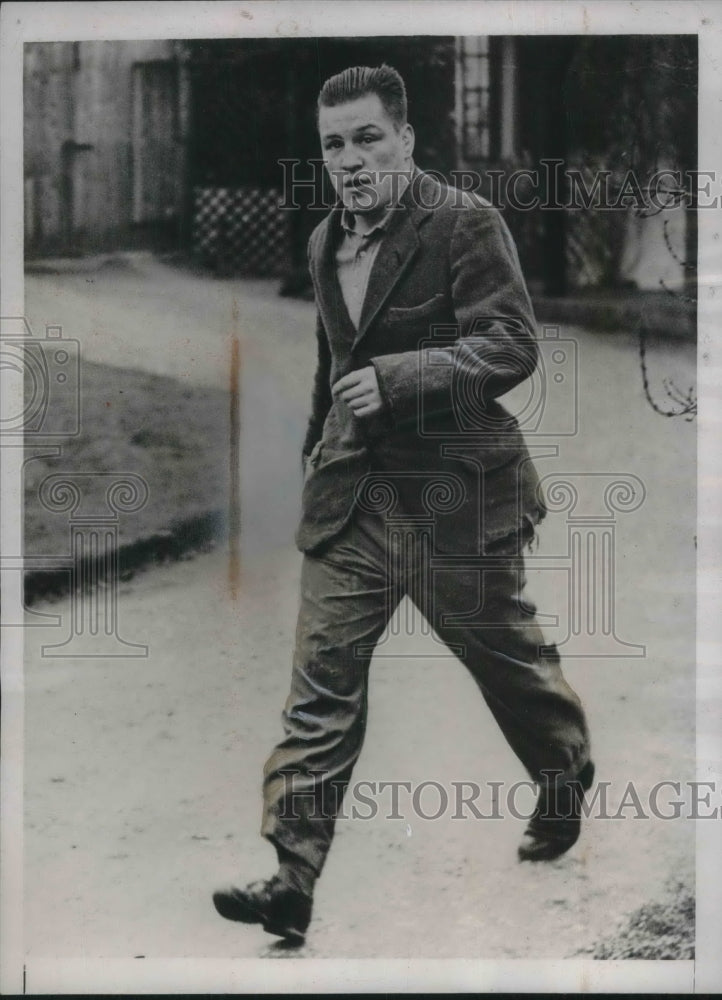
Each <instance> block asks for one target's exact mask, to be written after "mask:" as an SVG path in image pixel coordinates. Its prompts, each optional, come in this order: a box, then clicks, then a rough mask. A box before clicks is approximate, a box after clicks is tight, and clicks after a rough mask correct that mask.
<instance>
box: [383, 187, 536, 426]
mask: <svg viewBox="0 0 722 1000" xmlns="http://www.w3.org/2000/svg"><path fill="white" fill-rule="evenodd" d="M456 213H457V219H456V222H455V225H454V229H453V232H452V235H451V239H450V242H449V261H448V264H449V275H450V292H451V299H452V303H453V309H454V316H455V319H456V323H455V326H454V328H453V330H452V332H451V333H450V336H449V338H448V339H447V338H443V339H441V340H440V341H439V344H438V346H434V347H433V348H432V349H424V350H423V351H408V352H404V353H399V354H388V355H380V356H378V357H375V358H373V359H372V364H373V365H374V368H375V369H376V374H377V377H378V380H379V387H380V391H381V395H382V398H383V399H384V401H385V403H386V406H387V408H388V410H389V411H390V414H391V417H392V420H393V422H394V423H395V424H397V425H398V424H402V425H403V424H408V423H409V422H411V421H416V419H417V416H418V414H419V412H420V407H423V411H424V414H425V415H426V416H428V415H430V414H434V413H439V414H441V413H448V412H449V411H453V410H454V408H455V400H458V399H460V398H461V397H462V396H463V397H464V398H466V399H468V398H470V397H471V398H473V400H474V405H475V407H476V408H477V409H478V408H479V407H481V408H483V407H484V406H485V405H486V404H487V403H488V402H490V401H491V400H493V399H495V398H496V397H497V396H501V395H503V394H504V393H505V392H508V391H509V390H510V389H512V388H513V387H514V386H515V385H517V384H518V383H519V382H522V381H523V380H524V379H526V378H528V377H529V376H530V375H531V374H532V373H533V371H534V368H535V367H536V364H537V360H538V347H537V343H536V338H535V334H534V325H535V324H534V314H533V309H532V305H531V301H530V299H529V293H528V292H527V289H526V285H525V283H524V279H523V277H522V274H521V268H520V266H519V258H518V256H517V252H516V248H515V246H514V241H513V240H512V237H511V234H510V233H509V230H508V228H507V226H506V224H505V223H504V221H503V219H502V218H501V215H500V213H499V212H498V211H497V210H496V209H495V208H493V207H491V206H481V205H476V204H474V205H467V206H466V207H464V208H461V209H457V210H456ZM428 334H429V331H428V330H425V331H422V335H423V337H428ZM420 339H421V338H420Z"/></svg>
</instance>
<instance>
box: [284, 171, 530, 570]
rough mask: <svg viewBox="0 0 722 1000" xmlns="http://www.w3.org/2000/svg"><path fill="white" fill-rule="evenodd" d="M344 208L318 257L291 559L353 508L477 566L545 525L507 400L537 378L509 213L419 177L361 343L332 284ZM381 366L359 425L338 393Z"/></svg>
mask: <svg viewBox="0 0 722 1000" xmlns="http://www.w3.org/2000/svg"><path fill="white" fill-rule="evenodd" d="M340 216H341V205H340V204H337V205H336V206H335V207H334V208H333V209H332V210H331V212H330V213H329V215H327V216H326V217H325V218H324V220H323V221H322V222H321V223H320V224H319V225H318V226H317V227H316V229H315V230H314V231H313V233H312V235H311V238H310V240H309V245H308V259H309V269H310V273H311V278H312V280H313V286H314V291H315V297H316V304H317V308H318V320H317V331H316V332H317V342H318V343H317V346H318V364H317V370H316V376H315V382H314V390H313V403H312V412H311V417H310V420H309V424H308V430H307V434H306V439H305V443H304V449H303V453H304V460H305V473H304V485H303V495H302V514H301V521H300V524H299V526H298V530H297V532H296V543H297V545H298V547H299V548H300V549H301V550H302V551H304V552H309V553H313V552H316V551H318V550H320V549H321V548H322V547H323V545H324V544H325V543H326V542H328V541H329V540H330V539H332V538H333V537H334V536H335V535H337V534H338V533H339V532H340V531H341V530H342V528H343V527H344V526H345V525H346V523H347V522H348V520H349V519H350V517H351V516H352V514H353V511H354V508H355V507H356V506H361V507H363V508H364V509H369V510H377V511H379V512H383V513H384V514H385V515H386V516H387V518H388V519H389V523H390V522H391V521H393V519H395V518H397V517H402V516H403V517H405V518H407V519H408V518H412V519H414V520H416V521H418V522H419V523H420V524H426V525H427V526H428V525H429V524H432V525H433V529H432V530H433V535H434V542H433V544H434V547H435V549H436V550H437V551H439V552H442V553H448V554H459V555H462V554H465V555H475V554H481V553H483V551H484V549H485V546H486V545H488V544H489V543H490V542H493V541H494V540H496V539H499V538H501V537H503V536H506V535H509V534H510V533H512V532H514V531H515V530H517V529H519V528H520V526H521V524H522V522H523V521H524V520H525V519H526V520H529V521H531V522H532V523H534V524H535V523H536V522H537V521H539V520H540V519H541V518H542V517H543V516H544V513H545V508H544V503H543V499H542V498H541V496H540V495H539V491H538V485H539V483H538V477H537V474H536V471H535V469H534V467H533V465H532V463H531V460H530V458H529V454H528V451H527V448H526V445H525V443H524V439H523V436H522V433H521V430H520V428H519V425H518V422H517V420H516V419H515V418H514V417H513V416H512V415H511V414H510V413H509V412H508V411H507V410H506V409H505V408H504V407H503V406H502V405H501V404H500V403H499V402H498V397H499V396H501V395H503V394H504V393H506V392H507V391H508V390H510V389H511V388H513V387H514V386H515V385H517V384H518V383H520V382H521V381H523V380H524V379H526V378H528V377H529V376H530V375H531V374H532V373H533V371H534V368H535V366H536V364H537V362H538V348H537V343H536V339H535V333H534V317H533V311H532V306H531V302H530V299H529V295H528V292H527V289H526V286H525V283H524V279H523V277H522V275H521V270H520V267H519V260H518V257H517V253H516V248H515V246H514V243H513V240H512V238H511V235H510V233H509V231H508V229H507V227H506V225H505V223H504V221H503V219H502V218H501V215H500V214H499V212H498V211H497V210H496V209H495V208H494V207H493V206H491V205H490V204H489V203H488V202H486V201H484V200H483V199H481V198H478V197H476V196H472V195H470V194H469V193H467V192H462V191H459V190H457V189H455V188H451V187H445V186H443V185H441V184H440V183H439V182H438V181H437V180H436V179H435V178H433V177H431V176H430V175H428V174H424V173H422V172H421V171H418V170H415V171H414V173H413V175H412V180H411V183H410V185H409V186H408V187H407V189H406V191H405V192H404V194H403V196H402V198H401V200H400V202H399V204H398V206H397V207H396V209H395V210H394V212H393V213H392V218H391V221H390V223H389V225H388V228H387V233H386V235H385V237H384V240H383V243H382V245H381V247H380V250H379V252H378V255H377V257H376V260H375V262H374V265H373V269H372V271H371V275H370V278H369V283H368V288H367V292H366V297H365V299H364V304H363V309H362V313H361V318H360V322H359V326H358V329H356V327H354V325H353V323H352V322H351V319H350V317H349V315H348V311H347V309H346V306H345V303H344V300H343V296H342V294H341V289H340V285H339V282H338V278H337V274H336V264H335V247H336V246H337V245H338V239H339V227H340ZM368 365H373V366H374V368H375V370H376V375H377V378H378V382H379V387H380V391H381V395H382V398H383V400H384V404H385V405H384V408H383V411H382V413H381V414H378V415H374V416H372V417H366V418H363V417H356V416H355V415H354V414H353V413H352V411H351V410H350V408H349V407H348V406H347V405H346V404H345V403H343V401H342V400H340V399H334V398H333V396H332V393H331V386H332V385H333V384H334V383H335V382H336V381H337V380H338V379H340V378H341V377H342V376H344V375H346V374H347V373H349V372H351V371H354V370H356V369H359V368H364V367H366V366H368Z"/></svg>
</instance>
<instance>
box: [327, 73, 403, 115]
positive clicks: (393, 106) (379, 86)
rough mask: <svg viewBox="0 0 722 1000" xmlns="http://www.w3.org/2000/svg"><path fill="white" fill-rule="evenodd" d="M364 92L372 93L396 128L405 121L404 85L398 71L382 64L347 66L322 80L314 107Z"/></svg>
mask: <svg viewBox="0 0 722 1000" xmlns="http://www.w3.org/2000/svg"><path fill="white" fill-rule="evenodd" d="M366 94H376V95H377V96H378V98H379V100H380V101H381V103H382V105H383V107H384V110H385V111H386V113H387V114H388V116H389V118H391V120H392V121H393V123H394V125H395V126H396V127H397V128H401V127H402V126H403V125H405V124H406V111H407V105H406V87H405V85H404V81H403V79H402V78H401V74H400V73H399V72H398V71H397V70H395V69H394V68H393V66H387V65H386V63H384V64H383V65H382V66H349V68H348V69H345V70H344V71H343V72H342V73H337V74H336V75H335V76H331V77H329V78H328V80H326V82H325V83H324V85H323V87H321V93H320V94H319V95H318V107H319V109H320V108H322V107H323V108H333V107H335V106H336V105H337V104H346V103H347V102H348V101H355V100H356V99H357V98H359V97H365V96H366Z"/></svg>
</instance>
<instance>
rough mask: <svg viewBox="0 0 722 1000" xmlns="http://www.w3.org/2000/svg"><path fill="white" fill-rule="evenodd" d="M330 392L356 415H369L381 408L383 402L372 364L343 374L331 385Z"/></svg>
mask: <svg viewBox="0 0 722 1000" xmlns="http://www.w3.org/2000/svg"><path fill="white" fill-rule="evenodd" d="M331 392H332V393H333V395H334V396H337V397H338V398H339V399H342V400H343V401H344V403H346V404H347V405H348V406H350V407H351V410H352V411H353V413H354V416H357V417H371V416H373V414H374V413H379V412H380V411H381V410H382V409H383V405H384V402H383V399H382V398H381V392H380V390H379V383H378V379H377V378H376V369H375V368H374V367H373V365H369V366H368V368H359V370H358V371H355V372H349V374H348V375H344V377H343V378H340V379H339V380H338V382H336V384H335V385H333V386H332V387H331Z"/></svg>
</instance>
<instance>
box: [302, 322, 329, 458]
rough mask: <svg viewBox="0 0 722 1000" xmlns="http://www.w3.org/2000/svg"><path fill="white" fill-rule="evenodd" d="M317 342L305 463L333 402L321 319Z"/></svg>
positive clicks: (319, 438) (327, 349)
mask: <svg viewBox="0 0 722 1000" xmlns="http://www.w3.org/2000/svg"><path fill="white" fill-rule="evenodd" d="M316 340H317V349H318V360H317V363H316V375H315V377H314V380H313V395H312V398H311V416H310V418H309V421H308V428H307V430H306V438H305V440H304V443H303V455H302V458H303V462H304V463H305V461H306V459H307V458H308V456H309V455H310V454H311V452H312V451H313V449H314V446H315V445H316V443H317V442H318V441H320V440H321V434H322V432H323V424H324V421H325V419H326V416H327V415H328V411H329V410H330V409H331V404H332V402H333V399H332V396H331V384H330V382H331V351H330V348H329V346H328V337H327V336H326V330H325V329H324V326H323V323H322V322H321V317H320V316H317V319H316Z"/></svg>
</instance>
